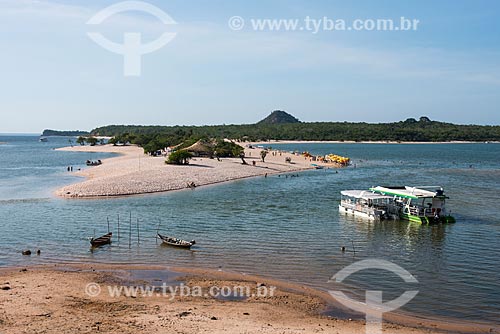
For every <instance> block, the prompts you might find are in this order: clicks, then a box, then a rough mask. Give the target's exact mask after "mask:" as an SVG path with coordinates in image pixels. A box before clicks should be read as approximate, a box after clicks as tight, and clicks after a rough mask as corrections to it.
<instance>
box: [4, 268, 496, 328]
mask: <svg viewBox="0 0 500 334" xmlns="http://www.w3.org/2000/svg"><path fill="white" fill-rule="evenodd" d="M130 269H131V268H130V266H121V267H120V266H109V265H90V264H85V265H83V264H81V265H56V266H54V265H52V266H44V267H37V268H10V269H2V270H0V333H9V334H10V333H93V332H104V333H117V334H118V333H167V332H168V333H215V334H217V333H269V334H275V333H276V334H278V333H285V334H292V333H345V334H351V333H353V334H354V333H364V330H365V326H364V322H363V321H354V320H353V321H349V320H339V319H335V318H333V317H328V316H323V315H321V312H323V311H324V309H325V305H326V302H325V300H324V299H323V298H322V297H323V296H322V293H321V292H317V291H316V292H315V290H313V289H311V288H307V287H302V286H294V285H292V284H287V283H280V282H277V281H271V280H265V279H262V278H257V277H250V276H248V277H242V276H241V275H237V274H230V273H214V272H210V271H205V270H202V269H199V270H195V271H192V270H188V269H180V268H169V270H175V271H176V272H177V273H178V274H177V275H181V276H178V278H177V279H180V280H182V282H183V283H184V284H186V285H187V286H191V287H194V286H199V287H201V288H202V289H204V291H207V290H206V289H208V288H209V287H211V286H219V287H222V286H235V284H237V285H238V286H248V287H249V288H251V289H255V287H258V286H266V287H269V288H271V287H273V286H276V289H275V290H274V294H273V295H272V296H265V297H249V298H246V299H243V300H221V299H218V298H214V297H211V296H209V297H206V296H203V297H196V296H177V297H175V298H173V299H171V298H165V296H157V295H153V296H144V295H141V294H137V295H136V296H135V297H133V296H125V295H122V296H113V297H112V296H110V294H109V293H108V292H107V291H108V290H107V289H106V287H107V286H120V285H125V286H130V285H134V284H135V286H141V285H142V284H144V281H143V280H139V281H138V280H137V278H134V279H133V280H131V279H130V277H127V275H126V273H127V271H129V270H130ZM145 269H155V270H156V272H161V270H163V271H164V270H165V268H161V267H158V268H152V267H142V268H141V267H134V270H136V271H137V270H145ZM168 273H171V272H170V271H169V272H168ZM151 277H153V276H151ZM151 277H150V278H149V279H150V280H151ZM152 281H154V280H152ZM93 282H95V283H98V284H99V285H100V287H101V293H100V294H98V295H89V294H88V293H87V292H86V291H89V290H88V288H87V287H88V286H89V283H93ZM150 284H151V283H150ZM86 289H87V290H86ZM422 325H423V324H421V328H415V327H404V326H401V325H395V324H390V323H386V324H384V331H383V332H384V333H394V334H409V333H413V334H421V333H441V332H443V331H442V330H439V329H438V328H436V327H435V326H432V325H430V326H425V328H424V327H422ZM478 329H479V328H478ZM452 331H453V330H452ZM453 332H455V331H453ZM477 332H478V333H480V332H483V329H480V330H478V331H477ZM488 332H490V331H489V329H488V328H485V329H484V333H488ZM491 333H498V332H496V331H494V330H492V331H491Z"/></svg>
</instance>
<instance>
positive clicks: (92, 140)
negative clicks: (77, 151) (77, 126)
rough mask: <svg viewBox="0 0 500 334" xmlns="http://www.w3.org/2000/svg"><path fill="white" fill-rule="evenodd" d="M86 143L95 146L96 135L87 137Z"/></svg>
mask: <svg viewBox="0 0 500 334" xmlns="http://www.w3.org/2000/svg"><path fill="white" fill-rule="evenodd" d="M86 141H87V143H89V144H90V146H95V145H96V144H97V142H98V140H97V138H96V137H88V138H87V139H86Z"/></svg>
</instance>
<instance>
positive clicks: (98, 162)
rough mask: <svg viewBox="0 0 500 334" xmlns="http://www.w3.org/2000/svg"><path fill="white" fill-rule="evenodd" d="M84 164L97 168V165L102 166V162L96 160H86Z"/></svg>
mask: <svg viewBox="0 0 500 334" xmlns="http://www.w3.org/2000/svg"><path fill="white" fill-rule="evenodd" d="M85 163H86V164H87V166H99V165H102V161H101V160H97V161H93V160H87V161H86V162H85Z"/></svg>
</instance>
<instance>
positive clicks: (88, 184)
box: [54, 145, 335, 199]
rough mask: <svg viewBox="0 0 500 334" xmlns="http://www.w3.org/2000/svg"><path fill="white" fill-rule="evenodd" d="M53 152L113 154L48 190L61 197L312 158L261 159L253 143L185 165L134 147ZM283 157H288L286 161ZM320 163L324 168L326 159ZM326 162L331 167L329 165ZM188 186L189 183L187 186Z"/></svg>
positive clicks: (162, 187) (222, 177) (157, 186)
mask: <svg viewBox="0 0 500 334" xmlns="http://www.w3.org/2000/svg"><path fill="white" fill-rule="evenodd" d="M57 150H59V151H70V152H89V153H90V152H96V153H114V154H117V156H116V157H111V158H107V159H103V160H102V165H99V166H93V167H89V168H85V169H82V170H80V171H76V172H73V173H71V174H72V175H74V176H80V177H83V178H85V180H84V181H81V182H77V183H74V184H70V185H67V186H64V187H62V188H59V189H57V190H56V191H55V192H54V194H55V195H56V196H58V197H63V198H82V199H84V198H109V197H119V196H130V195H142V194H154V193H162V192H167V191H174V190H181V189H187V188H190V187H189V186H188V185H189V184H194V185H195V186H196V187H198V186H205V185H214V184H218V183H223V182H228V181H236V180H240V179H245V178H249V177H258V176H261V177H266V176H267V175H273V174H282V173H283V174H284V173H293V172H300V171H304V170H309V169H314V167H313V166H312V165H311V163H312V161H310V160H309V159H307V158H304V157H301V156H296V155H293V154H291V153H286V152H279V153H278V152H275V153H274V154H273V153H269V154H268V155H267V157H266V158H265V162H262V161H261V159H260V151H261V149H258V148H248V147H245V160H246V162H247V164H246V165H245V164H242V161H241V159H239V158H222V159H220V161H218V160H217V159H210V158H205V157H203V158H200V157H195V158H193V159H191V161H190V164H189V165H182V166H180V165H167V164H165V158H164V157H152V156H148V155H145V154H144V152H143V149H142V148H140V147H138V146H135V145H129V146H112V145H103V146H73V147H63V148H58V149H57ZM285 158H290V159H291V160H292V162H291V163H287V162H286V161H285ZM325 166H327V167H328V165H327V164H325ZM329 167H332V168H333V167H335V166H334V165H331V166H329ZM191 189H192V188H191Z"/></svg>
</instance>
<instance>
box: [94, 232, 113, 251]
mask: <svg viewBox="0 0 500 334" xmlns="http://www.w3.org/2000/svg"><path fill="white" fill-rule="evenodd" d="M112 236H113V233H112V232H109V233H108V234H105V235H103V236H101V237H99V238H95V239H94V238H92V239H90V244H91V245H92V247H99V246H102V245H107V244H110V243H111V237H112Z"/></svg>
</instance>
